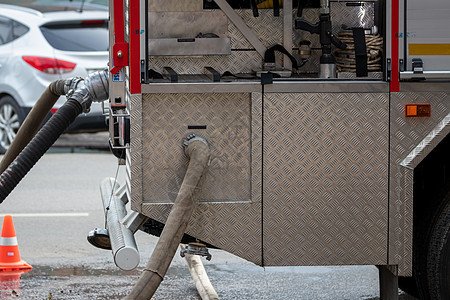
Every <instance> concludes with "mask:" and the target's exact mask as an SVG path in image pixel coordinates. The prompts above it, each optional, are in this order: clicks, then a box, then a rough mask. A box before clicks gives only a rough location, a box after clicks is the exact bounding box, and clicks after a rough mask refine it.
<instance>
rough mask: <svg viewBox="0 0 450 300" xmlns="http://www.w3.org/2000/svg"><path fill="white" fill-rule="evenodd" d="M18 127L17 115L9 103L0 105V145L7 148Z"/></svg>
mask: <svg viewBox="0 0 450 300" xmlns="http://www.w3.org/2000/svg"><path fill="white" fill-rule="evenodd" d="M19 127H20V121H19V115H18V114H17V111H16V110H15V109H14V107H13V106H12V105H11V104H4V105H2V106H1V107H0V146H2V147H3V148H4V149H8V148H9V146H10V145H11V143H12V141H13V139H14V138H15V137H16V134H17V131H18V130H19Z"/></svg>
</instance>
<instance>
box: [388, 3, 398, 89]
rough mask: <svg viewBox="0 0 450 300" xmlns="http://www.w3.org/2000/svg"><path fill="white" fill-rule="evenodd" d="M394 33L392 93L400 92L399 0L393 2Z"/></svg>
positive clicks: (392, 35) (392, 42)
mask: <svg viewBox="0 0 450 300" xmlns="http://www.w3.org/2000/svg"><path fill="white" fill-rule="evenodd" d="M391 11H392V24H391V26H392V32H391V38H392V41H391V89H390V90H391V92H399V91H400V82H399V74H400V72H399V53H398V51H399V38H400V33H399V22H400V21H399V17H400V6H399V0H392V9H391Z"/></svg>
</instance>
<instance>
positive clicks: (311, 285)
mask: <svg viewBox="0 0 450 300" xmlns="http://www.w3.org/2000/svg"><path fill="white" fill-rule="evenodd" d="M89 137H92V136H89ZM106 137H107V135H106V134H105V133H102V134H99V135H98V136H97V137H96V138H95V139H97V141H96V142H95V143H98V144H100V145H103V143H104V140H105V138H106ZM67 139H68V140H69V142H68V143H69V146H66V147H62V146H61V147H59V148H58V147H55V148H53V149H52V151H51V152H53V153H49V154H46V155H45V156H44V157H43V158H42V159H41V160H40V161H39V162H38V163H37V164H36V166H35V167H34V168H33V169H32V170H31V171H30V173H29V174H28V175H27V176H26V177H25V178H24V179H23V180H22V182H21V183H20V184H19V186H18V187H17V188H16V189H15V190H14V191H13V192H12V193H11V195H10V196H9V197H8V198H7V199H6V200H5V202H4V203H3V204H1V205H0V214H12V215H13V218H14V225H15V228H16V234H17V238H18V241H19V248H20V253H21V256H22V259H24V260H26V261H27V262H28V263H29V264H31V265H32V266H33V270H32V271H30V272H27V273H25V274H22V275H21V279H20V284H19V285H18V286H12V287H10V288H6V290H3V289H2V288H5V286H4V283H3V284H2V283H1V282H0V294H1V295H2V297H0V298H1V299H123V298H124V297H125V296H126V295H127V294H128V293H129V291H130V290H131V289H132V287H133V285H134V283H135V282H136V281H137V279H138V278H139V275H140V273H141V271H142V270H143V268H144V267H145V265H146V262H147V260H148V258H149V257H150V255H151V253H152V250H153V248H154V246H155V243H156V241H157V238H155V237H152V236H149V235H147V234H145V233H143V232H138V233H137V234H136V241H137V245H138V247H139V251H140V253H141V261H140V264H139V267H138V268H137V270H135V271H128V272H125V271H121V270H119V269H118V268H116V267H115V265H114V263H113V259H112V255H111V252H110V251H107V250H101V249H97V248H94V247H92V246H91V245H90V244H89V243H88V242H87V240H86V235H87V233H88V232H89V230H91V229H94V228H95V227H102V226H103V223H104V218H103V208H102V203H101V197H100V191H99V186H100V182H101V181H102V180H103V179H104V178H105V177H115V176H116V174H117V178H118V180H119V182H123V180H124V178H125V167H124V166H122V167H118V166H117V160H116V159H115V158H114V157H113V156H112V155H111V154H109V153H108V152H106V151H97V150H95V151H94V152H93V153H91V152H89V153H86V147H83V145H82V144H79V143H80V141H70V136H69V137H67ZM66 142H67V141H66ZM66 145H67V144H66ZM89 149H90V148H89ZM94 149H95V148H94ZM71 152H74V153H71ZM211 253H212V255H213V258H212V260H211V261H209V262H208V261H206V260H204V259H203V261H204V263H205V267H206V270H207V272H208V275H209V277H210V280H211V282H212V284H213V286H214V287H215V289H216V291H217V293H218V294H219V296H220V298H221V299H225V300H227V299H337V300H339V299H378V295H379V292H378V271H377V269H376V268H375V267H373V266H344V267H267V268H262V267H259V266H256V265H254V264H252V263H249V262H247V261H245V260H242V259H240V258H238V257H236V256H234V255H231V254H229V253H227V252H224V251H220V250H211ZM0 281H1V279H0ZM154 299H155V300H158V299H174V300H176V299H199V296H198V294H197V291H196V290H195V286H194V284H193V281H192V279H191V277H190V275H189V272H188V269H187V267H186V264H185V262H184V259H183V258H181V257H180V256H179V254H178V253H177V254H176V256H175V259H174V261H173V262H172V265H171V267H170V268H169V270H168V273H167V275H166V278H165V280H164V281H163V282H162V284H161V286H160V288H159V289H158V291H157V293H156V294H155V296H154ZM401 299H407V297H406V296H401Z"/></svg>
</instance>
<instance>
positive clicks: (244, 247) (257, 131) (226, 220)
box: [131, 93, 262, 265]
mask: <svg viewBox="0 0 450 300" xmlns="http://www.w3.org/2000/svg"><path fill="white" fill-rule="evenodd" d="M155 96H156V98H160V100H161V98H163V100H164V102H166V103H165V104H167V106H168V107H161V106H159V105H161V103H157V102H158V101H157V100H156V99H153V97H155ZM188 96H189V99H188V100H189V101H190V102H189V103H191V107H189V105H188V106H186V107H185V109H184V110H180V109H177V110H171V109H170V107H171V106H170V105H169V104H170V102H171V100H174V99H175V102H178V103H182V102H183V95H182V94H179V95H178V97H177V96H174V95H158V94H157V95H153V94H152V95H150V94H144V96H143V103H144V105H143V108H144V118H142V117H141V116H139V115H137V114H132V118H133V117H136V118H137V119H139V118H141V120H142V122H144V123H143V125H144V126H143V128H144V129H143V131H144V134H143V138H142V144H140V145H139V144H138V143H136V144H134V147H132V149H131V150H132V151H137V152H139V153H140V154H141V155H142V156H143V157H145V159H144V162H143V165H144V168H143V170H142V171H143V172H144V173H148V172H149V170H150V169H152V168H153V166H151V165H149V163H148V162H147V161H148V160H149V159H150V160H151V161H152V162H153V163H155V164H156V165H158V164H159V162H158V161H157V160H158V159H156V160H155V159H153V158H152V153H153V154H155V153H154V152H155V151H154V149H153V148H152V146H151V143H152V140H155V139H161V142H163V143H165V142H166V139H169V137H167V136H165V134H166V133H163V132H160V131H158V130H157V131H155V128H154V127H156V128H158V127H159V128H161V127H162V126H167V127H165V130H167V131H168V132H169V134H171V135H172V136H171V137H170V139H174V142H175V143H176V144H177V145H178V146H173V147H172V148H171V147H170V146H171V145H169V147H168V148H163V147H161V148H159V149H158V152H161V151H166V152H165V155H166V156H168V157H169V159H173V161H172V166H171V168H173V166H175V165H176V164H177V162H176V161H177V159H178V158H177V157H176V156H179V157H181V158H183V159H184V155H183V154H181V153H179V152H180V151H179V150H180V149H179V148H180V147H179V144H180V141H181V140H180V136H179V129H178V127H177V126H175V125H174V124H172V121H175V122H181V121H180V120H183V119H184V118H189V117H187V116H186V111H189V112H194V116H195V120H199V121H200V120H201V118H202V117H201V116H200V115H199V114H198V112H196V111H197V110H198V108H199V107H203V106H201V105H200V104H202V103H201V102H203V100H202V99H204V98H205V94H201V97H200V95H194V94H191V95H188ZM250 97H251V101H250ZM171 98H172V99H171ZM206 98H207V99H208V98H209V99H215V100H216V101H214V102H215V103H212V104H211V103H208V104H209V105H208V106H205V107H203V109H206V110H208V111H209V113H208V114H207V115H208V116H209V117H210V118H211V119H210V121H211V122H212V123H211V122H210V123H208V126H211V127H213V128H214V127H217V128H220V129H221V130H223V132H221V131H220V129H218V130H219V132H217V131H214V129H213V131H212V132H214V133H215V134H217V137H212V136H208V135H207V134H204V136H205V137H206V138H207V139H208V141H209V142H210V143H211V149H212V153H213V157H212V166H213V164H214V156H215V157H216V159H217V157H218V153H220V149H219V148H220V147H222V148H223V149H224V151H226V156H223V160H221V161H220V164H219V165H217V166H218V167H220V168H225V169H226V168H228V170H229V169H230V167H231V165H232V164H233V163H232V161H233V160H235V159H236V157H241V158H242V157H243V156H247V157H246V159H247V160H249V157H248V155H249V153H248V151H249V150H248V149H242V145H237V144H234V143H235V142H238V144H239V142H240V143H242V144H243V145H247V146H248V145H249V143H250V142H251V145H252V147H251V149H250V151H251V156H252V157H253V159H252V160H251V173H252V175H251V177H248V176H247V175H245V177H246V178H245V180H244V179H242V178H241V180H242V182H240V183H239V182H234V183H232V184H234V185H238V184H239V185H243V186H245V187H246V189H243V190H245V191H244V192H245V194H246V197H248V198H251V200H252V202H249V201H248V200H249V199H243V200H247V201H240V202H233V201H236V200H237V199H235V198H232V197H234V196H230V195H228V197H229V198H230V199H229V200H230V201H228V202H225V201H222V202H208V203H205V202H200V203H199V205H198V206H197V208H196V210H195V211H194V214H193V217H192V218H191V220H190V222H189V226H188V228H187V231H186V232H187V233H188V234H190V235H192V236H195V237H197V238H198V239H201V240H203V241H206V242H208V243H211V244H213V245H215V246H217V247H220V248H221V249H224V250H226V251H228V252H230V253H233V254H235V255H238V256H240V257H242V258H244V259H247V260H249V261H251V262H254V263H256V264H259V265H261V264H262V254H261V253H262V252H261V249H262V246H261V240H262V237H261V236H262V233H261V182H262V179H261V169H262V167H261V153H262V148H261V147H262V146H261V145H262V122H261V121H262V116H261V114H262V106H261V105H262V102H261V99H262V97H261V94H260V93H253V94H251V96H250V95H249V94H211V95H206ZM227 99H228V100H229V102H227ZM155 101H156V102H155ZM221 101H225V102H227V104H228V105H225V103H221ZM199 102H200V103H199ZM233 102H236V103H235V104H233ZM237 102H239V103H240V105H238V103H237ZM150 104H154V105H155V106H154V107H151V105H150ZM175 104H176V103H172V105H175ZM198 105H200V106H198ZM236 105H237V106H238V107H236ZM172 108H173V107H172ZM236 110H240V112H238V111H236ZM203 112H204V111H203ZM154 113H156V114H160V115H162V116H163V117H162V118H161V119H158V120H154V119H153V117H151V118H148V114H154ZM173 114H176V116H175V117H174V116H173ZM249 116H251V117H250V118H249ZM177 118H178V119H179V120H176V119H177ZM152 120H153V121H152ZM154 121H156V122H157V123H158V122H161V124H153V123H152V124H149V122H154ZM231 123H232V124H234V125H232V124H231ZM230 124H231V126H230V127H231V128H232V129H233V130H232V131H230V130H229V129H228V128H225V127H228V126H229V125H230ZM244 124H245V126H247V127H246V128H241V127H240V126H243V125H244ZM182 125H185V124H182ZM237 125H239V126H237ZM221 126H222V127H221ZM249 128H251V132H248V131H247V132H246V133H244V129H249ZM165 130H163V131H165ZM171 130H172V131H171ZM150 132H151V133H150ZM210 132H211V131H210ZM183 134H184V132H183ZM248 134H250V135H248ZM243 135H245V136H246V140H240V138H241V137H243ZM181 138H182V137H181ZM220 138H224V140H223V141H221V140H220ZM225 140H227V141H228V142H226V141H225ZM234 145H235V146H236V148H233V147H234ZM161 146H163V145H161ZM170 151H172V153H170ZM218 151H219V152H218ZM245 153H246V154H245ZM155 155H157V156H158V155H161V153H156V154H155ZM132 157H133V156H132ZM162 159H163V160H165V159H166V158H162ZM249 161H250V160H249ZM218 163H219V161H218V160H217V162H216V164H218ZM249 167H250V166H248V165H247V167H246V169H247V168H249ZM181 168H183V166H181ZM153 169H154V168H153ZM213 171H214V172H215V173H216V174H214V173H211V172H209V174H208V175H207V178H206V181H205V183H206V182H207V181H208V180H211V179H213V178H214V176H222V177H223V176H227V174H225V173H226V172H222V171H224V170H222V169H218V168H216V169H214V168H213ZM162 174H163V173H159V174H154V175H153V178H152V180H157V181H160V182H163V183H164V180H167V178H166V179H162V178H160V176H161V175H162ZM180 175H181V174H180ZM210 175H212V176H210ZM234 175H236V174H234ZM236 176H240V175H239V174H237V175H236ZM231 177H232V176H231ZM145 178H146V175H144V176H142V175H141V176H140V177H136V178H134V177H133V178H131V181H132V182H134V183H136V181H139V180H141V181H142V180H143V183H142V182H141V183H139V182H138V183H136V185H138V186H139V184H143V185H144V186H146V185H152V184H153V183H152V182H149V181H148V180H146V179H145ZM232 181H233V180H232ZM166 184H167V182H166ZM218 184H220V182H218ZM250 185H251V189H250V190H249V189H247V187H249V186H250ZM132 186H133V185H132ZM210 188H211V189H213V190H214V192H216V191H217V187H215V186H210V187H209V188H208V185H206V186H203V189H204V190H205V189H206V190H207V189H210ZM144 190H146V192H145V193H144V194H143V195H142V194H141V195H134V197H132V199H134V201H136V200H137V199H140V201H139V203H135V205H134V207H139V208H140V209H139V210H138V211H139V212H141V213H143V214H145V215H146V216H148V217H151V218H153V219H155V220H158V221H160V222H163V223H164V222H165V221H166V219H167V216H168V214H169V212H170V209H171V204H160V203H149V202H148V199H152V198H153V196H154V195H153V194H154V193H158V191H157V190H149V189H148V188H147V187H144ZM137 191H139V190H138V189H135V190H132V194H134V193H136V192H137ZM234 192H235V191H234V189H233V187H231V186H230V193H234ZM248 192H250V193H251V195H249V194H248ZM211 193H212V192H211ZM162 194H164V191H163V192H162ZM222 197H223V195H222ZM222 200H224V199H222ZM241 200H242V199H241ZM143 202H144V203H143ZM132 205H133V203H132Z"/></svg>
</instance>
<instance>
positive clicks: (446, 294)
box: [427, 190, 450, 300]
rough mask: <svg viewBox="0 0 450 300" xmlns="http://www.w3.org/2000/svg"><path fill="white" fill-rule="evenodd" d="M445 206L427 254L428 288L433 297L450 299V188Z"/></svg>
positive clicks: (434, 229)
mask: <svg viewBox="0 0 450 300" xmlns="http://www.w3.org/2000/svg"><path fill="white" fill-rule="evenodd" d="M444 203H445V205H444V208H443V210H441V212H440V213H439V216H438V219H437V222H436V224H435V226H434V227H433V229H432V233H431V238H430V244H429V246H428V256H427V269H428V270H427V275H428V289H429V293H430V298H431V299H436V300H439V299H441V300H445V299H450V190H449V191H448V192H447V195H446V196H445V197H444Z"/></svg>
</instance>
